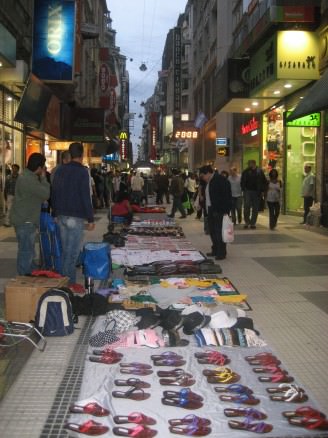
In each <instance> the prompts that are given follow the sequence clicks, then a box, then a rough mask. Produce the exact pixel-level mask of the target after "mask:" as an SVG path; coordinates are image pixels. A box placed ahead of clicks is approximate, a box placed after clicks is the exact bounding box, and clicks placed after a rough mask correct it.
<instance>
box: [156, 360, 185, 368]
mask: <svg viewBox="0 0 328 438" xmlns="http://www.w3.org/2000/svg"><path fill="white" fill-rule="evenodd" d="M153 363H154V365H155V366H164V367H181V366H182V365H185V364H186V361H185V360H183V359H175V358H172V359H171V358H169V359H166V358H164V359H160V360H154V362H153Z"/></svg>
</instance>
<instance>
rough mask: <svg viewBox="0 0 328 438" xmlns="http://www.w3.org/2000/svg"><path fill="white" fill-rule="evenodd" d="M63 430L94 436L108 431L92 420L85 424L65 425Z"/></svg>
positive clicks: (105, 427)
mask: <svg viewBox="0 0 328 438" xmlns="http://www.w3.org/2000/svg"><path fill="white" fill-rule="evenodd" d="M64 427H65V429H69V430H72V431H74V432H78V433H83V434H84V435H90V436H96V435H103V434H104V433H106V432H108V431H109V427H107V426H104V425H103V424H101V423H97V422H96V421H93V420H88V421H86V422H85V423H82V424H77V423H66V424H65V426H64Z"/></svg>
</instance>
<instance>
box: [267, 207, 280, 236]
mask: <svg viewBox="0 0 328 438" xmlns="http://www.w3.org/2000/svg"><path fill="white" fill-rule="evenodd" d="M267 204H268V209H269V226H270V230H273V229H274V228H275V227H276V226H277V221H278V217H279V214H280V203H279V202H269V201H268V202H267Z"/></svg>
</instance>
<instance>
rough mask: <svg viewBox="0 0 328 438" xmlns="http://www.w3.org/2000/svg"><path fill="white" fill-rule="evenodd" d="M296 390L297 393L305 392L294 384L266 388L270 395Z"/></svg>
mask: <svg viewBox="0 0 328 438" xmlns="http://www.w3.org/2000/svg"><path fill="white" fill-rule="evenodd" d="M290 389H291V390H293V389H295V390H296V391H297V390H299V391H302V392H305V391H304V389H303V388H300V387H299V386H296V385H293V384H285V383H281V384H280V385H279V386H276V387H274V388H266V390H267V391H268V393H269V394H280V393H282V392H287V391H289V390H290Z"/></svg>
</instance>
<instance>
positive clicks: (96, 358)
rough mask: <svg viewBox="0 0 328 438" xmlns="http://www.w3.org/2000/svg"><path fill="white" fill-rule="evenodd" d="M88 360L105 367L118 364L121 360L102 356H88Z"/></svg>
mask: <svg viewBox="0 0 328 438" xmlns="http://www.w3.org/2000/svg"><path fill="white" fill-rule="evenodd" d="M89 360H90V361H91V362H97V363H104V364H106V365H113V364H115V363H118V362H119V361H120V360H121V358H120V357H114V356H105V355H103V356H89Z"/></svg>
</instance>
